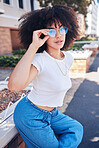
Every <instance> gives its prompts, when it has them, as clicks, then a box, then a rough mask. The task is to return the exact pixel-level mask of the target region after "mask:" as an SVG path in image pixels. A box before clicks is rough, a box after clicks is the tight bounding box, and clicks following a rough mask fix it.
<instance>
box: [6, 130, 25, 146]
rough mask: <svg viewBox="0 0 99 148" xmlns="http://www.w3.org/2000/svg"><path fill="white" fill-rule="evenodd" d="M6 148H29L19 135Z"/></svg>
mask: <svg viewBox="0 0 99 148" xmlns="http://www.w3.org/2000/svg"><path fill="white" fill-rule="evenodd" d="M4 148H27V147H26V145H25V143H24V141H23V139H22V137H21V136H20V134H19V133H18V134H17V135H16V136H15V137H14V138H13V139H12V140H11V141H10V142H9V143H8V144H7V145H6V146H5V147H4Z"/></svg>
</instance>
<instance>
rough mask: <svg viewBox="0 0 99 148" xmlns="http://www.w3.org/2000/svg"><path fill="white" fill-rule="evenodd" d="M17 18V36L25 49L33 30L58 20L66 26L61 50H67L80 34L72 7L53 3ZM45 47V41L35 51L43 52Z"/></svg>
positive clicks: (30, 39) (43, 27) (30, 40)
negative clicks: (51, 5)
mask: <svg viewBox="0 0 99 148" xmlns="http://www.w3.org/2000/svg"><path fill="white" fill-rule="evenodd" d="M19 20H22V21H21V23H20V25H19V36H20V40H21V43H22V44H23V45H24V48H25V49H28V47H29V45H30V44H31V42H32V35H33V31H35V30H39V29H46V26H47V25H50V26H51V25H52V24H53V23H54V24H55V25H56V23H59V22H60V23H61V24H62V25H63V26H66V27H67V28H68V32H67V34H66V39H65V44H64V47H63V48H62V49H61V50H64V49H65V50H67V49H68V48H69V47H70V46H71V45H72V44H73V42H74V41H75V40H76V39H77V38H78V37H79V35H80V34H79V25H78V19H77V14H76V13H75V12H74V11H73V9H72V8H70V7H67V6H65V5H54V6H53V7H50V6H48V7H45V8H42V9H40V10H34V11H31V12H28V13H26V14H25V15H23V16H22V17H21V18H20V19H19ZM43 37H44V35H42V36H41V38H43ZM46 49H47V43H46V42H45V43H44V44H43V45H42V46H41V47H40V48H39V49H38V51H37V52H43V51H44V50H46Z"/></svg>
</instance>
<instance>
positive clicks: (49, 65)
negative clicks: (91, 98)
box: [28, 51, 73, 107]
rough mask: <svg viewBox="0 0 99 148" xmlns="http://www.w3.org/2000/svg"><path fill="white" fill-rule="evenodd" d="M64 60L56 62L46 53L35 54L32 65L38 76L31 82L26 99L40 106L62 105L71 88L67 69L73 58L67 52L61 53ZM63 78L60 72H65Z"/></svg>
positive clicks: (56, 60)
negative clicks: (30, 88)
mask: <svg viewBox="0 0 99 148" xmlns="http://www.w3.org/2000/svg"><path fill="white" fill-rule="evenodd" d="M62 52H63V53H64V55H65V57H64V59H62V60H58V59H55V58H53V57H52V56H50V55H49V54H48V53H47V52H46V51H43V53H36V54H35V56H34V59H33V61H32V64H33V65H34V66H35V67H36V68H37V70H38V74H37V76H36V77H35V79H34V80H33V88H32V90H31V91H30V93H29V94H28V99H29V100H30V101H31V102H32V103H34V104H36V105H41V106H48V107H57V106H62V105H63V100H64V97H65V94H66V92H67V91H68V90H69V89H70V87H71V80H70V78H69V69H70V67H71V65H72V63H73V57H72V55H71V54H70V53H69V52H68V51H62ZM66 67H67V74H66V75H65V76H64V75H63V73H62V72H64V73H65V72H66Z"/></svg>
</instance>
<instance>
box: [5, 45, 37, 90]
mask: <svg viewBox="0 0 99 148" xmlns="http://www.w3.org/2000/svg"><path fill="white" fill-rule="evenodd" d="M36 51H37V47H36V46H35V45H34V44H31V45H30V46H29V48H28V50H27V52H26V53H25V54H24V56H23V57H22V58H21V60H20V61H19V62H18V64H17V65H16V67H15V68H14V70H13V72H12V73H11V75H10V78H9V82H8V88H9V89H10V90H11V91H18V90H20V89H21V88H23V87H24V85H25V83H26V82H27V80H28V77H29V72H30V67H31V63H32V60H33V58H34V55H35V53H36Z"/></svg>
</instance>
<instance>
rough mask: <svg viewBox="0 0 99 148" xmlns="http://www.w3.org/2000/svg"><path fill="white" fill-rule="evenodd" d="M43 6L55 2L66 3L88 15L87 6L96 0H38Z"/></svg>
mask: <svg viewBox="0 0 99 148" xmlns="http://www.w3.org/2000/svg"><path fill="white" fill-rule="evenodd" d="M38 1H39V3H40V6H41V7H46V6H49V5H52V6H53V5H55V4H65V5H67V6H69V7H71V8H73V10H74V11H76V12H78V13H81V14H83V15H84V16H86V14H87V7H88V6H89V5H90V4H91V3H92V1H94V0H38Z"/></svg>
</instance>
